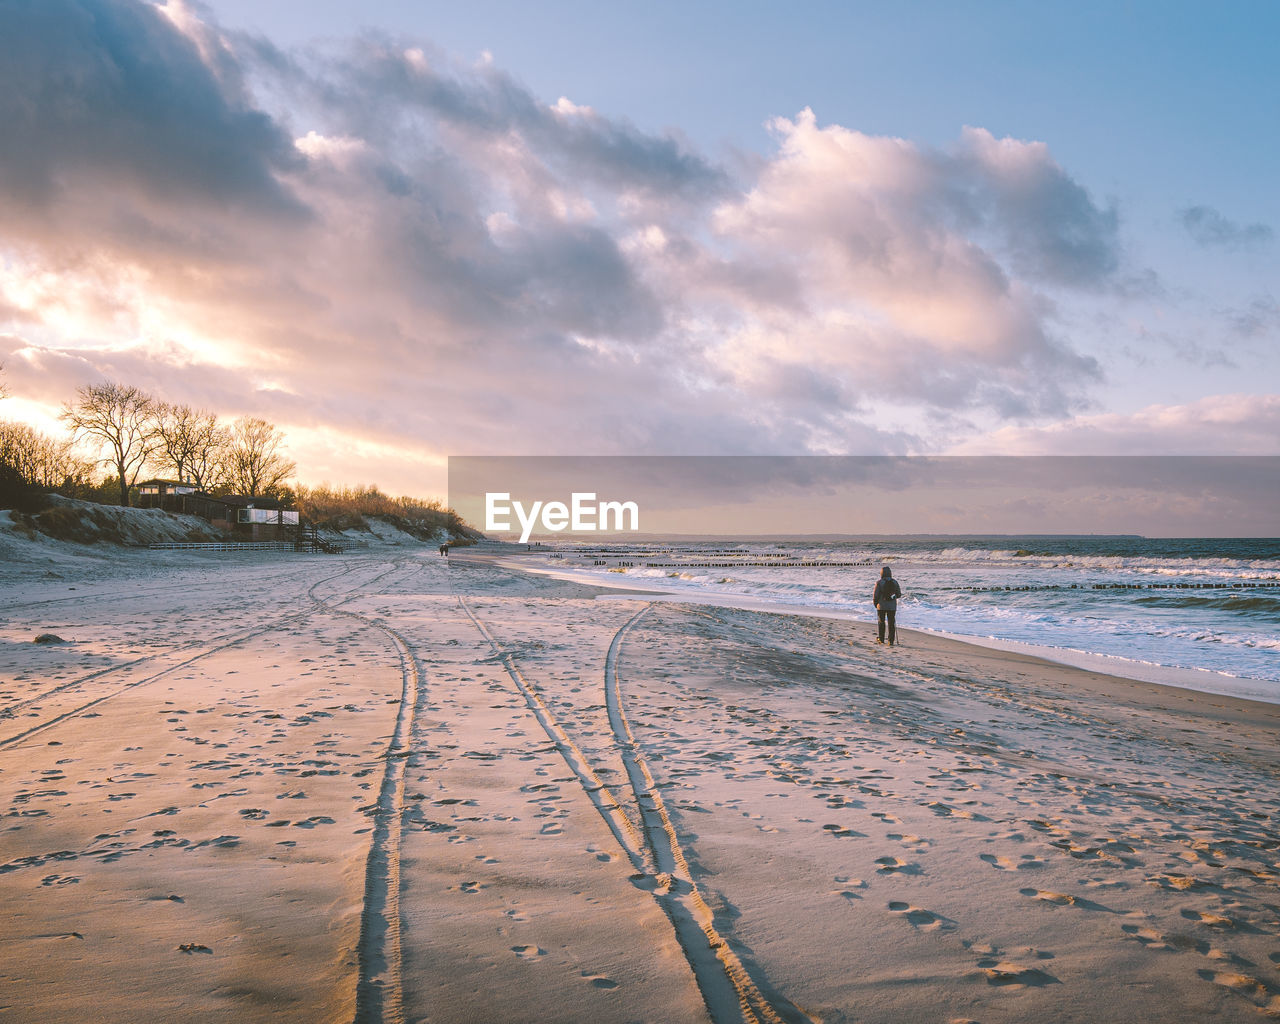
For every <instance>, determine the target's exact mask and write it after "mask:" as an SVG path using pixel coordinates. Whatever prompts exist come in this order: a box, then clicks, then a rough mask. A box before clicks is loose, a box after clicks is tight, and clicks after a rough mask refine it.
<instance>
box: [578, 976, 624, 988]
mask: <svg viewBox="0 0 1280 1024" xmlns="http://www.w3.org/2000/svg"><path fill="white" fill-rule="evenodd" d="M582 976H583V977H584V978H586V979H587V981H589V982H590V983H591V987H592V988H603V989H614V988H617V987H618V983H617V982H616V981H614V980H613V979H612V978H606V977H605V976H604V975H603V974H586V973H583V975H582Z"/></svg>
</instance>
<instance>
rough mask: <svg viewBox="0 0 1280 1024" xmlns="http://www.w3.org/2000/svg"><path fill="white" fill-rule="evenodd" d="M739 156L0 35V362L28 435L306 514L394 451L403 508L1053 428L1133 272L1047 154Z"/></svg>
mask: <svg viewBox="0 0 1280 1024" xmlns="http://www.w3.org/2000/svg"><path fill="white" fill-rule="evenodd" d="M581 99H586V97H582V98H581ZM773 128H774V131H775V136H776V149H775V150H774V151H772V152H770V153H767V154H765V155H763V156H762V157H761V158H760V159H758V160H756V161H753V162H750V163H735V164H733V165H728V164H722V163H718V162H717V161H716V160H714V159H713V158H711V157H710V156H708V155H707V154H704V153H701V152H698V151H697V150H696V149H695V148H693V147H692V146H691V145H689V144H688V143H687V142H686V141H684V140H683V139H681V138H680V137H679V136H677V135H675V134H672V133H649V132H644V131H641V130H640V129H638V128H637V127H636V126H635V125H634V124H632V123H631V122H629V121H628V120H626V119H625V118H621V117H611V116H608V115H606V114H603V113H601V112H599V111H597V110H595V109H593V108H591V107H590V106H587V105H585V104H582V103H575V102H572V101H570V100H568V99H566V98H557V100H556V101H555V102H548V101H546V100H544V99H542V98H540V97H537V96H535V95H534V94H533V93H532V92H531V91H530V90H529V89H527V88H526V87H525V86H524V85H522V84H521V83H520V82H519V81H517V80H516V79H515V78H514V77H512V76H511V75H509V74H508V73H506V72H504V71H503V70H501V69H500V68H497V67H496V66H494V64H493V62H492V61H484V62H481V63H480V64H479V65H475V66H472V65H462V64H459V63H457V62H455V61H452V60H451V59H450V58H449V57H448V56H447V55H444V54H441V53H439V52H437V51H435V50H433V49H432V47H431V46H430V45H429V44H428V43H425V42H424V41H422V40H401V39H392V38H388V37H386V36H365V37H362V38H360V39H357V40H354V41H349V42H345V43H340V44H335V45H333V46H331V47H330V48H329V49H327V50H323V51H319V50H310V51H296V52H285V51H282V50H279V49H278V48H276V47H275V46H273V45H272V44H271V43H270V41H268V40H265V39H262V38H258V37H249V36H245V35H238V34H228V33H225V32H223V31H222V30H221V29H219V27H218V26H217V25H216V23H214V22H212V21H210V20H209V19H208V18H206V17H204V16H203V15H201V14H200V13H199V11H198V10H197V9H196V8H193V7H189V6H187V5H185V4H181V3H177V2H176V0H174V2H170V3H169V4H167V5H165V6H163V7H157V6H153V5H151V4H149V3H143V2H140V0H47V2H36V0H21V2H11V3H8V4H4V5H0V130H3V131H4V132H5V135H6V139H7V140H9V139H13V140H16V142H17V144H16V145H6V146H5V147H4V148H3V150H0V229H3V233H2V234H0V239H3V241H0V330H5V329H6V325H7V329H8V330H10V331H12V332H13V333H14V335H15V336H17V335H21V340H20V341H19V342H14V343H13V344H12V345H11V346H10V348H11V350H12V351H11V354H10V355H9V356H5V355H4V353H3V352H0V358H5V359H7V360H8V361H9V363H10V369H11V374H10V376H11V378H12V384H13V387H14V390H15V391H19V390H26V391H29V393H30V394H31V395H37V394H38V395H39V396H40V397H41V399H42V400H44V401H47V402H50V403H56V402H58V401H61V400H64V399H65V398H67V397H69V396H70V394H71V393H72V392H73V390H74V387H75V386H78V384H81V383H86V382H88V381H89V380H92V379H99V378H101V377H117V378H121V379H127V380H129V381H130V382H136V383H138V384H140V385H142V386H144V387H148V388H150V389H152V390H155V391H157V392H158V393H161V394H163V395H164V397H167V398H170V399H173V400H177V401H184V402H190V403H192V404H197V405H206V406H209V407H212V408H214V409H216V410H218V411H219V412H221V413H223V414H224V415H228V416H232V415H240V414H244V413H249V414H254V415H262V416H265V417H266V418H268V419H272V420H274V421H276V422H278V423H280V424H281V425H282V426H283V427H284V428H285V429H286V431H288V430H291V429H292V430H294V431H296V432H297V435H298V436H299V437H300V438H301V437H304V436H305V437H306V438H307V442H306V444H307V446H308V451H309V452H310V453H311V455H310V456H309V457H313V458H314V462H315V464H316V465H321V466H323V467H324V472H326V473H330V472H332V473H333V474H334V475H335V477H336V475H337V472H338V471H337V469H336V467H340V466H342V465H348V466H350V467H351V473H352V475H353V477H356V478H358V477H359V474H360V472H361V466H362V465H366V464H367V460H368V458H370V457H371V456H368V455H367V454H366V456H365V457H364V458H365V461H364V462H362V461H361V458H360V457H358V456H357V455H355V454H353V453H355V452H356V451H364V452H366V453H368V452H374V451H377V452H382V453H384V454H383V455H380V456H378V457H379V458H384V459H392V458H394V457H395V456H394V455H386V454H385V453H399V452H406V451H408V452H412V451H420V452H422V465H421V466H416V465H406V466H405V468H404V474H405V480H406V481H408V482H406V483H403V484H399V485H394V484H393V486H403V487H406V488H407V487H409V486H413V484H412V481H414V480H420V479H429V478H431V477H430V475H431V474H432V473H434V472H435V470H434V469H432V468H430V467H432V466H435V465H436V460H437V457H438V456H439V455H440V454H441V453H444V452H450V451H451V452H455V453H456V452H484V451H491V452H506V453H513V454H515V453H528V454H533V453H540V452H556V451H574V452H580V453H582V452H598V453H626V452H703V453H805V452H823V453H844V452H904V451H910V450H913V449H916V450H918V449H920V448H921V447H922V442H921V441H920V436H921V435H923V434H925V433H928V430H926V429H925V427H928V428H929V430H934V429H935V428H936V426H937V424H939V423H944V424H945V423H951V424H960V423H963V421H964V418H965V417H966V416H968V415H969V414H970V413H974V414H979V413H980V414H981V415H982V416H985V417H991V416H994V417H995V418H996V419H997V420H1002V419H1012V420H1017V421H1024V420H1034V419H1037V418H1044V417H1061V416H1066V415H1070V414H1072V413H1073V412H1075V411H1077V410H1079V409H1080V408H1081V407H1082V405H1083V403H1084V402H1086V401H1087V399H1088V396H1089V394H1090V392H1091V389H1092V388H1093V387H1094V386H1095V385H1096V383H1097V381H1098V380H1099V379H1100V377H1101V372H1102V371H1101V368H1100V366H1099V364H1098V363H1097V362H1096V361H1095V360H1094V359H1093V358H1091V357H1090V356H1089V355H1088V354H1086V353H1085V352H1083V351H1081V350H1080V348H1079V347H1078V346H1077V345H1076V344H1075V343H1073V341H1072V338H1071V335H1070V333H1069V331H1068V330H1067V328H1066V326H1065V324H1064V320H1063V318H1062V317H1061V315H1060V313H1059V306H1060V303H1062V302H1064V301H1068V300H1069V299H1070V297H1071V296H1075V295H1080V294H1084V295H1090V296H1102V295H1106V294H1110V293H1111V292H1112V291H1113V290H1115V289H1118V288H1119V287H1120V283H1121V281H1122V279H1123V278H1124V276H1125V275H1126V274H1131V268H1126V267H1124V266H1123V265H1122V264H1123V261H1122V259H1121V246H1120V243H1119V240H1118V234H1119V218H1118V215H1117V212H1116V210H1115V209H1114V208H1112V207H1110V206H1106V205H1102V204H1099V203H1098V202H1096V201H1095V200H1094V199H1093V198H1092V197H1091V196H1090V194H1089V192H1088V191H1087V190H1086V189H1085V188H1084V187H1083V186H1082V185H1081V184H1080V183H1078V182H1077V181H1075V180H1074V179H1073V178H1072V177H1071V175H1070V174H1069V173H1068V172H1067V171H1066V170H1065V169H1064V168H1062V167H1061V166H1060V165H1059V164H1058V163H1057V162H1056V160H1055V159H1054V157H1053V155H1052V154H1051V152H1050V150H1049V148H1048V147H1047V146H1046V145H1045V144H1044V143H1041V142H1031V141H1022V140H1017V139H1007V138H1003V139H1002V138H996V137H995V136H993V135H992V134H991V133H989V132H987V131H985V130H983V129H980V128H969V129H965V131H964V132H963V133H962V134H961V135H960V137H959V138H958V139H957V140H956V142H955V143H954V144H953V145H951V146H949V147H944V148H930V147H926V146H922V145H919V144H916V143H913V142H911V141H909V140H904V139H898V138H891V137H884V136H874V135H868V134H864V133H861V132H857V131H855V130H852V129H850V128H846V127H842V126H839V125H825V126H822V125H819V123H818V120H817V118H816V117H815V116H814V115H813V114H812V113H811V112H809V111H804V112H802V113H801V114H799V115H797V116H796V117H794V118H790V119H789V118H780V119H778V120H776V121H775V122H773ZM37 371H38V372H37ZM919 424H924V425H925V426H919ZM343 437H347V438H351V439H352V441H351V451H350V452H344V451H343V450H341V442H340V441H339V439H340V438H343ZM326 445H332V446H336V447H337V450H332V451H325V450H324V448H325V446H326ZM300 461H301V460H300ZM405 461H406V462H410V461H411V460H405ZM302 470H303V472H304V475H305V473H306V472H307V463H306V462H305V461H304V462H303V465H302Z"/></svg>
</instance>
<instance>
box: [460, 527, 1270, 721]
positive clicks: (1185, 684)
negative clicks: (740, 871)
mask: <svg viewBox="0 0 1280 1024" xmlns="http://www.w3.org/2000/svg"><path fill="white" fill-rule="evenodd" d="M477 556H479V557H482V558H485V559H491V560H493V561H494V562H495V563H496V564H501V565H505V566H506V567H507V568H510V569H513V570H516V571H520V572H528V573H533V574H538V575H545V576H549V577H552V578H554V579H559V580H563V581H565V582H575V583H580V584H582V585H584V586H595V587H600V588H603V589H606V590H617V591H620V592H626V593H641V594H646V595H650V596H651V597H652V599H653V600H659V601H670V602H676V603H680V602H684V603H688V604H703V605H713V606H716V607H724V608H742V609H746V610H755V611H768V612H775V613H777V614H780V615H805V616H812V617H815V618H824V619H838V620H841V621H846V622H854V623H858V624H859V625H864V626H867V627H868V628H871V629H874V628H875V621H874V619H868V618H866V617H865V616H864V615H862V614H860V613H858V612H855V611H845V610H842V609H838V608H821V607H814V606H807V605H793V604H784V603H781V602H775V601H763V600H759V599H756V598H750V597H739V596H736V595H732V594H725V595H713V594H689V593H686V592H683V591H679V592H677V591H670V590H661V589H653V590H649V589H645V588H644V587H638V586H637V585H636V584H634V583H626V582H622V581H618V582H614V581H613V580H607V579H599V578H597V577H595V576H585V575H578V574H576V573H574V572H573V570H569V569H552V568H547V567H544V566H529V565H521V564H519V561H518V559H517V557H516V556H514V555H511V554H499V553H494V554H488V553H481V552H476V553H474V554H469V555H464V556H462V557H464V558H475V557H477ZM898 631H899V632H900V633H904V634H917V635H930V636H938V637H946V638H949V639H952V640H955V641H957V642H959V643H967V644H972V645H973V646H975V647H985V648H988V649H991V650H998V651H1008V652H1011V653H1018V654H1026V655H1029V656H1031V657H1037V658H1040V659H1041V660H1043V661H1046V662H1051V663H1053V664H1056V665H1068V666H1071V667H1073V668H1078V669H1081V670H1083V671H1086V672H1094V673H1100V674H1103V675H1111V676H1115V677H1117V678H1120V679H1126V680H1130V681H1134V682H1143V683H1150V684H1153V685H1158V686H1165V687H1169V688H1172V689H1183V690H1193V691H1195V692H1197V693H1205V694H1211V695H1213V696H1218V697H1233V698H1237V699H1240V700H1248V701H1253V702H1256V703H1260V704H1274V705H1280V683H1273V682H1271V681H1269V680H1265V679H1255V678H1253V677H1250V676H1233V675H1229V674H1227V673H1225V672H1216V671H1213V670H1212V669H1200V668H1181V667H1178V666H1173V665H1159V664H1154V663H1151V662H1145V661H1138V660H1136V659H1130V658H1123V657H1119V656H1116V655H1109V654H1098V653H1094V652H1091V651H1081V650H1075V649H1072V648H1066V647H1051V646H1048V645H1046V644H1033V643H1028V642H1025V641H1021V640H1006V639H1003V638H1001V637H993V636H976V635H972V634H966V633H952V632H948V631H946V630H939V629H924V628H918V627H903V626H899V627H898Z"/></svg>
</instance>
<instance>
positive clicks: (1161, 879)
mask: <svg viewBox="0 0 1280 1024" xmlns="http://www.w3.org/2000/svg"><path fill="white" fill-rule="evenodd" d="M1146 882H1147V885H1153V886H1155V887H1156V888H1157V889H1175V890H1177V891H1178V892H1187V891H1188V890H1191V889H1216V888H1217V886H1216V885H1214V884H1213V883H1212V882H1206V881H1204V880H1203V879H1200V878H1196V877H1195V875H1171V874H1161V875H1151V876H1150V877H1148V878H1147V880H1146Z"/></svg>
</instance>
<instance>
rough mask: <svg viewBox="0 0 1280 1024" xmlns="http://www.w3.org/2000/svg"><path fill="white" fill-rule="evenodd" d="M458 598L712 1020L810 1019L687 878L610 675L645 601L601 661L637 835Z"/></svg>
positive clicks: (767, 1022)
mask: <svg viewBox="0 0 1280 1024" xmlns="http://www.w3.org/2000/svg"><path fill="white" fill-rule="evenodd" d="M457 600H458V604H459V606H460V607H461V608H462V610H463V611H464V612H466V614H467V617H468V618H470V619H471V621H472V622H473V623H474V624H475V626H476V628H477V629H478V630H479V631H480V633H481V634H482V635H483V636H484V638H485V639H486V640H487V641H488V643H489V645H490V647H491V648H492V649H493V651H494V653H495V655H496V656H497V657H498V659H499V661H501V662H502V665H503V667H504V668H505V669H506V671H507V674H508V675H509V676H510V677H511V679H512V681H513V682H514V683H515V684H516V687H517V689H518V690H519V691H520V693H521V695H522V696H523V697H524V698H525V702H526V703H527V704H528V706H529V709H530V710H531V711H532V712H533V714H534V716H535V717H536V718H537V719H538V722H539V724H540V725H541V726H542V728H543V730H544V731H545V732H546V734H547V736H548V738H549V739H550V740H551V742H552V743H553V744H554V745H555V747H556V749H557V750H558V751H559V752H560V755H561V757H563V758H564V760H565V763H566V764H567V765H568V766H569V768H570V769H571V770H572V771H573V773H574V775H575V776H576V777H577V779H578V782H579V784H580V785H581V786H582V788H583V790H584V791H585V792H586V794H587V796H588V797H589V798H590V799H591V802H592V804H593V805H594V806H595V807H596V810H597V811H598V812H599V813H600V816H601V817H602V818H603V819H604V821H605V823H606V824H607V825H608V826H609V830H610V831H611V832H612V833H613V836H614V838H615V839H616V840H617V842H618V845H619V846H620V847H621V848H622V850H623V852H624V853H626V855H627V857H628V858H629V859H630V861H631V863H632V865H633V866H634V867H635V869H636V871H637V872H638V873H639V875H640V876H641V877H639V878H638V879H637V880H638V881H641V882H644V881H647V882H649V883H650V884H649V885H648V886H642V887H643V888H647V890H648V891H649V892H651V893H652V894H653V897H654V899H655V901H656V902H657V903H658V905H659V906H660V907H661V908H662V911H663V913H664V914H666V916H667V919H668V920H669V921H670V922H671V925H672V927H673V928H674V930H675V933H676V940H677V942H678V943H679V944H680V948H681V950H682V952H683V953H684V955H685V959H686V960H687V961H688V963H689V966H690V968H691V969H692V971H693V975H694V980H695V982H696V983H697V985H698V989H699V991H700V992H701V993H702V998H703V1002H704V1003H705V1004H706V1007H707V1012H708V1013H709V1015H710V1016H711V1019H712V1020H713V1021H715V1022H716V1024H730V1022H741V1024H783V1022H784V1021H808V1020H811V1018H810V1017H808V1016H807V1015H806V1014H804V1013H803V1012H802V1011H800V1010H799V1009H798V1008H797V1007H795V1006H793V1005H791V1004H790V1003H788V1004H787V1005H786V1007H785V1013H786V1016H785V1017H784V1016H782V1015H780V1014H779V1012H778V1011H777V1009H776V1008H775V1007H774V1005H773V1004H772V1003H771V1002H770V1001H769V1000H768V999H766V998H765V996H764V995H763V993H761V992H760V990H759V989H758V988H757V987H756V985H755V983H754V982H753V981H752V980H751V977H750V975H749V974H748V973H747V971H746V969H745V968H744V967H743V965H742V962H741V961H740V960H739V959H738V957H737V954H735V953H734V952H733V950H732V949H730V948H729V945H728V943H726V942H725V940H724V938H723V937H722V936H721V935H720V934H719V933H718V932H717V931H716V928H715V923H714V919H713V914H712V912H711V908H710V907H709V906H708V905H707V903H706V901H705V900H704V899H703V897H702V894H701V893H700V892H699V891H698V888H697V886H696V885H694V883H693V880H692V878H691V877H690V874H691V873H690V871H689V866H688V863H687V861H686V859H685V856H684V851H683V849H682V848H681V846H680V842H679V839H678V838H677V836H676V832H675V828H674V827H673V826H672V824H671V821H670V818H669V817H668V816H667V813H666V807H665V805H663V803H662V798H661V796H660V795H659V794H658V790H657V786H656V785H655V783H654V781H653V778H652V776H651V775H649V770H648V767H647V765H646V764H645V762H644V759H643V757H642V756H641V754H640V750H639V746H638V744H637V743H636V742H635V738H634V737H633V736H632V734H631V730H630V727H629V725H628V724H627V721H626V716H625V714H624V713H623V711H622V704H621V700H620V693H619V688H618V682H617V678H618V677H617V661H618V651H619V649H620V647H621V643H622V637H623V636H624V635H625V634H626V632H627V631H628V630H629V629H630V628H631V627H632V626H633V625H634V624H635V623H636V622H637V621H638V620H639V619H640V618H641V616H643V615H644V614H645V612H647V611H648V610H649V607H650V606H649V605H646V606H645V607H644V608H642V609H641V610H640V611H639V612H637V613H636V614H635V615H634V616H632V618H631V619H629V620H628V621H627V622H626V623H625V624H624V625H623V626H622V628H621V629H620V630H618V632H617V633H616V634H615V635H614V637H613V640H612V641H611V642H610V644H609V651H608V655H607V657H606V661H605V690H606V703H607V707H608V714H609V721H610V725H611V727H612V729H613V733H614V740H615V743H616V744H617V746H618V748H619V751H620V753H621V755H622V758H623V761H624V764H625V766H626V769H627V774H628V779H629V781H630V784H631V789H632V793H633V796H634V797H635V801H636V810H637V818H638V820H639V821H640V823H641V829H642V830H643V834H641V832H640V831H638V830H637V829H636V827H635V825H634V824H632V821H631V817H630V816H629V815H628V814H627V813H626V812H625V811H624V810H623V808H622V806H621V804H620V803H619V802H618V800H617V798H616V797H615V796H614V795H613V792H612V790H611V789H610V788H609V787H608V786H606V785H605V784H604V783H603V782H602V781H601V780H600V777H599V776H598V775H597V774H596V771H595V769H594V768H593V766H592V764H591V762H590V760H589V759H588V758H587V757H586V756H585V755H584V754H583V753H582V751H581V750H580V749H579V748H578V746H577V744H575V743H574V742H573V740H572V739H571V738H570V736H569V734H568V733H567V732H565V730H564V729H563V728H562V727H561V725H560V724H559V722H558V721H557V720H556V717H555V715H554V713H553V712H552V711H551V709H550V708H549V707H548V706H547V703H546V702H545V701H544V700H543V699H542V696H541V694H540V693H539V692H538V690H537V688H536V687H535V686H533V685H532V684H531V683H529V681H528V680H526V679H525V678H524V675H523V673H521V671H520V669H519V668H518V666H517V665H516V664H515V659H514V657H513V656H512V655H511V654H510V653H509V652H508V651H506V650H504V649H503V647H502V645H501V644H500V643H499V642H498V641H497V639H496V638H495V637H494V635H493V634H492V633H491V632H490V631H489V629H488V628H487V627H486V626H485V625H484V623H483V622H481V621H480V619H479V618H478V617H477V616H476V615H475V613H473V612H472V610H471V608H470V607H469V606H468V605H467V602H466V601H465V600H464V599H463V598H462V597H461V596H460V595H457Z"/></svg>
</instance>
